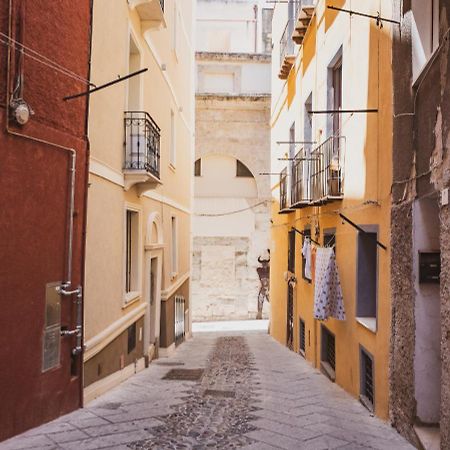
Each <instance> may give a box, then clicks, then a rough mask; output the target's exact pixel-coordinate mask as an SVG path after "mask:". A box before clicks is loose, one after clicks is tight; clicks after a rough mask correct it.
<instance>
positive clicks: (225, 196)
mask: <svg viewBox="0 0 450 450" xmlns="http://www.w3.org/2000/svg"><path fill="white" fill-rule="evenodd" d="M267 6H268V4H266V2H265V0H198V1H197V46H196V51H197V54H196V65H197V77H196V80H197V81H196V92H197V96H196V156H195V158H196V159H199V158H200V159H201V165H202V170H201V176H197V177H195V181H194V215H193V222H192V234H193V261H192V276H191V292H192V314H193V320H197V321H199V320H237V319H249V318H256V314H257V311H258V292H259V289H260V281H259V277H258V274H257V272H256V269H257V267H259V266H260V264H259V263H258V257H259V256H262V255H265V254H266V251H267V249H268V248H269V226H270V202H271V195H270V179H269V177H268V176H264V175H261V173H262V172H268V171H269V167H270V126H269V121H270V90H271V86H270V84H271V60H270V56H269V55H267V54H263V52H264V50H265V43H264V37H263V25H262V22H263V15H264V13H263V8H265V7H267ZM271 6H273V5H271ZM266 30H267V28H266ZM237 161H240V162H241V163H243V164H244V165H245V166H246V167H247V168H248V169H249V170H250V172H251V174H252V175H253V177H251V176H250V177H238V176H237V173H236V164H237ZM268 311H269V305H268V304H265V306H264V316H265V317H267V316H268Z"/></svg>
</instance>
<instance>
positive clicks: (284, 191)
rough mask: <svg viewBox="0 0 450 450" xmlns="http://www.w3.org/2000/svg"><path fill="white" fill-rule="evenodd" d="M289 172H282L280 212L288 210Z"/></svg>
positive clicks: (284, 170)
mask: <svg viewBox="0 0 450 450" xmlns="http://www.w3.org/2000/svg"><path fill="white" fill-rule="evenodd" d="M288 206H289V205H288V170H287V167H286V168H284V169H283V170H282V171H281V172H280V211H283V210H285V209H288Z"/></svg>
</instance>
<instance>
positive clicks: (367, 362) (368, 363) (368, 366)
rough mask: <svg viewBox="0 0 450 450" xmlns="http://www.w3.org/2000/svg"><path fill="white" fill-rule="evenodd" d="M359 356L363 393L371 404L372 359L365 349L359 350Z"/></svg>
mask: <svg viewBox="0 0 450 450" xmlns="http://www.w3.org/2000/svg"><path fill="white" fill-rule="evenodd" d="M361 356H362V358H363V370H364V374H363V376H364V383H363V390H364V392H363V395H364V396H365V397H366V398H367V400H369V402H370V403H371V404H372V405H373V391H374V389H373V361H372V359H371V358H370V356H369V355H368V354H367V353H366V352H365V351H362V352H361Z"/></svg>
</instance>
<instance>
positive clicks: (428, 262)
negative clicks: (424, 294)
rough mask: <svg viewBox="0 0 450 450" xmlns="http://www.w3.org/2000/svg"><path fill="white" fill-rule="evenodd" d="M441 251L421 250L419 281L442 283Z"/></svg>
mask: <svg viewBox="0 0 450 450" xmlns="http://www.w3.org/2000/svg"><path fill="white" fill-rule="evenodd" d="M440 279H441V253H440V252H438V251H436V252H419V283H440Z"/></svg>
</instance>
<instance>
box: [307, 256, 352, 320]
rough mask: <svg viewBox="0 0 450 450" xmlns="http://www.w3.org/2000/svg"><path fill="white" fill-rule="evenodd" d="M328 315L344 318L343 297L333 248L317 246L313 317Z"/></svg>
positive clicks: (325, 316) (327, 316) (324, 317)
mask: <svg viewBox="0 0 450 450" xmlns="http://www.w3.org/2000/svg"><path fill="white" fill-rule="evenodd" d="M330 317H334V318H335V319H338V320H345V308H344V299H343V296H342V289H341V283H340V281H339V272H338V270H337V265H336V256H335V254H334V249H333V248H327V247H318V248H317V256H316V271H315V289H314V318H315V319H318V320H326V319H328V318H330Z"/></svg>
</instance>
